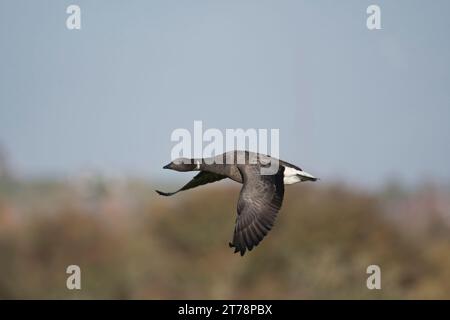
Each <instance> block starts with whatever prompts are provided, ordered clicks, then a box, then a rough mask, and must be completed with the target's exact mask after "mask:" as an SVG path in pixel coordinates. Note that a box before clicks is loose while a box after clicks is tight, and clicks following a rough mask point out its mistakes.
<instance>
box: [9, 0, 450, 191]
mask: <svg viewBox="0 0 450 320" xmlns="http://www.w3.org/2000/svg"><path fill="white" fill-rule="evenodd" d="M71 4H76V5H78V6H79V7H80V8H81V29H80V30H69V29H67V27H66V19H67V17H68V16H69V15H68V14H67V13H66V8H67V7H68V6H69V5H71ZM371 4H377V5H378V6H379V7H380V9H381V27H382V29H381V30H368V28H367V26H366V19H367V17H368V14H367V13H366V9H367V7H368V6H369V5H371ZM448 12H450V2H449V1H445V0H442V1H433V2H430V1H413V0H398V1H363V0H354V1H353V0H352V1H350V0H348V1H339V2H337V1H331V0H330V1H325V0H314V1H313V0H309V1H298V0H296V1H286V0H282V1H274V0H273V1H265V0H258V1H256V0H255V1H249V0H243V1H242V0H241V1H238V0H229V1H206V0H201V1H200V0H192V1H181V0H179V1H167V0H165V1H162V0H161V1H129V2H124V1H103V0H96V1H81V0H78V1H75V0H73V1H51V0H47V1H42V0H40V1H20V0H19V1H17V0H14V1H12V0H2V1H1V2H0V145H1V146H2V148H3V149H4V150H6V152H7V153H8V156H9V158H10V161H11V163H12V166H13V167H14V170H16V171H18V172H19V173H20V174H22V175H30V176H35V175H38V176H42V175H56V176H66V175H72V174H76V173H78V172H82V171H84V170H98V171H101V172H104V173H106V174H111V175H135V176H136V175H137V176H143V177H151V178H155V179H164V178H165V177H174V175H172V174H168V172H167V171H166V170H162V169H161V167H162V166H163V165H165V164H167V163H168V162H169V160H170V154H171V149H172V148H173V146H174V145H175V143H174V142H173V141H171V139H170V137H171V133H172V132H173V130H175V129H177V128H186V129H188V130H190V131H192V130H193V126H194V121H195V120H201V121H203V126H204V128H205V129H207V128H218V129H220V130H225V129H227V128H231V129H233V128H244V129H248V128H266V129H273V128H275V129H279V130H280V155H281V158H282V159H283V160H286V161H288V162H291V163H294V164H296V165H298V166H300V167H302V168H303V169H305V170H306V171H308V172H310V173H312V174H314V175H315V176H318V177H321V179H322V181H327V180H328V181H334V180H337V179H343V180H345V181H347V182H348V183H354V184H357V185H361V186H376V185H380V184H383V183H384V182H385V181H388V180H391V179H398V180H399V181H402V182H403V183H405V184H420V183H421V182H422V181H430V180H431V181H437V182H442V183H448V181H449V179H450V166H449V163H450V148H449V147H450V126H449V120H450V59H449V57H450V41H449V39H450V38H449V35H448V33H449V30H450V20H449V19H448ZM169 179H170V178H169ZM180 179H184V178H180Z"/></svg>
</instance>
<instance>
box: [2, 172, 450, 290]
mask: <svg viewBox="0 0 450 320" xmlns="http://www.w3.org/2000/svg"><path fill="white" fill-rule="evenodd" d="M239 188H240V186H239V185H238V184H234V183H231V182H230V183H227V182H220V183H216V184H215V185H210V186H208V187H200V188H197V189H195V190H190V191H187V192H184V193H182V194H179V195H176V196H174V197H170V198H164V197H159V196H158V195H156V193H155V192H154V191H153V189H154V188H153V186H152V185H151V184H149V183H148V182H146V181H139V180H136V179H128V180H122V181H115V180H108V179H104V178H98V177H94V178H92V177H89V178H88V179H81V180H77V179H74V180H69V181H51V180H50V181H47V180H34V181H33V180H31V181H16V180H13V179H11V178H4V179H0V270H1V275H0V298H2V299H5V298H9V299H16V298H25V299H28V298H38V299H40V298H50V299H53V298H63V299H71V298H77V299H93V298H106V299H119V298H124V299H165V298H173V299H183V298H187V299H197V298H198V299H202V298H207V299H233V298H237V299H240V298H245V299H257V298H262V299H317V298H322V299H339V298H343V299H393V298H406V299H418V298H421V299H422V298H423V299H429V298H444V299H449V298H450V232H449V227H448V222H447V220H446V214H448V211H447V210H448V209H449V207H448V202H446V199H448V194H444V195H443V196H438V195H437V194H439V192H440V191H437V190H435V189H433V188H426V189H425V190H419V191H415V192H411V191H409V192H404V191H402V192H400V191H399V190H397V189H399V187H396V188H397V189H396V190H392V189H393V188H394V187H392V186H388V187H386V188H385V190H383V191H382V192H362V191H358V190H354V189H352V188H349V187H342V186H341V185H337V184H336V185H326V184H324V183H316V184H312V183H309V184H308V183H304V184H299V185H295V186H289V187H287V191H286V195H285V201H284V204H283V208H282V210H281V212H280V214H279V217H278V219H277V222H276V225H275V227H274V229H273V230H272V231H271V232H270V233H269V235H268V236H267V237H266V238H265V239H264V241H263V242H262V243H261V244H260V245H259V246H258V247H256V248H255V249H254V250H253V251H251V252H248V253H247V254H246V255H245V256H244V257H241V256H239V255H238V254H233V250H232V249H231V248H229V247H228V242H229V241H230V240H231V237H232V233H233V228H234V220H235V215H236V202H237V198H238V195H239ZM168 189H170V188H168ZM71 264H76V265H79V266H80V267H81V272H82V290H73V291H70V290H68V289H67V288H66V279H67V277H68V275H67V274H66V268H67V266H68V265H71ZM371 264H376V265H379V266H380V267H381V271H382V289H381V290H368V289H367V287H366V279H367V277H368V275H367V274H366V268H367V267H368V266H369V265H371Z"/></svg>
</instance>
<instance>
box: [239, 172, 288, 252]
mask: <svg viewBox="0 0 450 320" xmlns="http://www.w3.org/2000/svg"><path fill="white" fill-rule="evenodd" d="M283 170H284V168H283V167H281V166H280V170H279V171H278V173H277V174H274V175H260V172H259V168H258V166H251V167H249V166H248V167H247V169H246V171H247V172H246V173H245V174H243V176H244V185H243V187H242V189H241V193H240V196H239V201H238V206H237V213H238V216H237V218H236V226H235V228H234V236H233V242H232V243H230V247H234V248H235V251H234V252H240V253H241V256H243V255H244V253H245V251H246V250H247V249H248V250H252V249H253V247H255V246H257V245H258V244H259V243H260V242H261V240H262V239H263V238H264V237H265V236H266V234H267V233H268V232H269V231H270V229H272V227H273V225H274V222H275V218H276V217H277V213H278V211H279V210H280V208H281V204H282V202H283V196H284V184H283Z"/></svg>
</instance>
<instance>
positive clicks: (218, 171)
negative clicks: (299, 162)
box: [156, 151, 318, 256]
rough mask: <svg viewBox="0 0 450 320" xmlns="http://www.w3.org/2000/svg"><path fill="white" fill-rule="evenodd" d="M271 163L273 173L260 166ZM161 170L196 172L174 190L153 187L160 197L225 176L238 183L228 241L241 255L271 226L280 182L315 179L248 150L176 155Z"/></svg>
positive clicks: (279, 202) (280, 197)
mask: <svg viewBox="0 0 450 320" xmlns="http://www.w3.org/2000/svg"><path fill="white" fill-rule="evenodd" d="M273 164H275V165H276V166H275V169H276V170H275V172H274V173H273V174H263V173H262V172H263V169H264V168H266V169H268V168H269V165H273ZM163 169H170V170H175V171H180V172H186V171H200V172H199V173H198V174H197V175H196V176H195V177H194V178H193V179H192V180H191V181H189V182H188V183H187V184H185V185H184V186H183V187H181V188H180V189H178V190H177V191H175V192H163V191H159V190H156V192H157V193H158V194H160V195H162V196H172V195H174V194H176V193H178V192H180V191H185V190H188V189H192V188H195V187H198V186H201V185H204V184H208V183H212V182H216V181H219V180H222V179H225V178H229V179H231V180H234V181H236V182H239V183H241V184H242V185H243V186H242V189H241V192H240V195H239V200H238V203H237V217H236V222H235V228H234V235H233V240H232V242H230V243H229V246H230V247H231V248H234V253H237V252H239V253H240V254H241V256H243V255H244V254H245V252H246V251H247V250H249V251H251V250H252V249H253V248H254V247H256V246H257V245H258V244H259V243H260V242H261V240H262V239H263V238H264V237H265V236H266V235H267V233H268V232H269V231H270V230H271V229H272V227H273V225H274V222H275V218H276V216H277V214H278V211H279V210H280V209H281V205H282V202H283V196H284V185H290V184H294V183H297V182H302V181H316V180H318V178H316V177H314V176H312V175H311V174H309V173H307V172H305V171H303V170H302V169H300V168H299V167H297V166H295V165H293V164H290V163H288V162H286V161H283V160H279V159H276V158H273V157H270V156H268V155H263V154H260V153H255V152H249V151H230V152H226V153H223V154H221V155H218V156H216V157H211V158H201V159H200V158H199V159H188V158H178V159H176V160H174V161H172V162H170V163H169V164H167V165H166V166H164V167H163Z"/></svg>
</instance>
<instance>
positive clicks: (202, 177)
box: [156, 171, 227, 196]
mask: <svg viewBox="0 0 450 320" xmlns="http://www.w3.org/2000/svg"><path fill="white" fill-rule="evenodd" d="M225 178H227V176H223V175H221V174H217V173H212V172H207V171H200V173H199V174H197V175H196V176H195V177H194V178H192V180H191V181H189V182H188V183H187V184H185V185H184V186H183V187H182V188H180V189H179V190H177V191H175V192H163V191H159V190H156V192H157V193H158V194H160V195H162V196H172V195H174V194H176V193H178V192H180V191H184V190H188V189H192V188H195V187H198V186H201V185H203V184H207V183H211V182H215V181H219V180H222V179H225Z"/></svg>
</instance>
